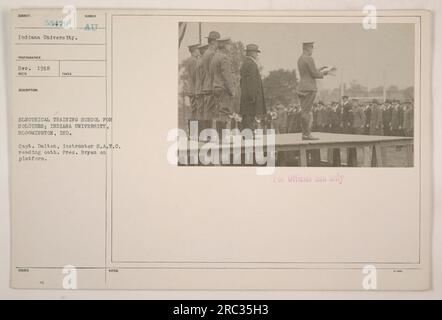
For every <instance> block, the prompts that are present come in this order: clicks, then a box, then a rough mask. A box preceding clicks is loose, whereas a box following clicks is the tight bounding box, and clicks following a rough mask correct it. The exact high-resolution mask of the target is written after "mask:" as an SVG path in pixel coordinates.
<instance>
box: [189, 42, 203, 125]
mask: <svg viewBox="0 0 442 320" xmlns="http://www.w3.org/2000/svg"><path fill="white" fill-rule="evenodd" d="M199 46H200V45H199V44H193V45H190V46H189V47H188V48H189V52H190V55H191V56H190V58H189V62H188V63H187V65H186V73H187V88H186V95H187V96H188V97H189V101H190V110H191V115H190V121H193V120H197V118H198V117H197V113H198V111H197V110H198V108H197V102H196V91H195V89H196V82H197V76H196V75H197V62H198V60H199V58H200V51H199V49H198V47H199Z"/></svg>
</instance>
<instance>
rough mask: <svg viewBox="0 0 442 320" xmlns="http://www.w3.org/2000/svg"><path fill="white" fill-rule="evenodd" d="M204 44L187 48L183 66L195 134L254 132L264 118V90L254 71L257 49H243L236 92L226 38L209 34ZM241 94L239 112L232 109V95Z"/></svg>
mask: <svg viewBox="0 0 442 320" xmlns="http://www.w3.org/2000/svg"><path fill="white" fill-rule="evenodd" d="M206 38H207V44H204V45H201V44H195V45H191V46H189V52H190V53H191V57H190V60H189V62H188V64H187V66H186V73H187V85H186V88H185V91H186V95H187V96H188V97H189V100H190V108H191V115H190V117H189V120H190V121H198V127H199V131H202V130H204V129H207V128H214V129H217V130H222V129H224V128H231V127H232V126H233V125H235V126H236V125H237V124H238V123H239V124H240V125H238V128H239V129H241V130H242V129H244V128H251V129H255V128H256V125H257V123H258V122H259V120H258V119H259V118H260V117H265V116H266V115H267V110H266V106H265V100H264V90H263V86H262V80H261V75H260V72H259V68H258V61H257V58H258V54H259V53H260V50H259V48H258V46H257V45H255V44H248V45H247V46H246V58H245V59H244V61H243V63H242V66H241V70H240V76H241V79H240V84H239V86H240V90H238V88H236V87H237V86H236V83H235V81H234V75H233V71H232V61H231V57H230V55H229V50H230V48H231V40H230V38H221V35H220V33H219V32H217V31H211V32H210V33H209V35H208V37H206ZM239 92H240V93H241V97H240V110H239V113H236V112H235V110H234V107H233V105H234V100H233V98H234V96H235V95H236V94H238V93H239Z"/></svg>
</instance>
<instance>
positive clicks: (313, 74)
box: [298, 42, 327, 140]
mask: <svg viewBox="0 0 442 320" xmlns="http://www.w3.org/2000/svg"><path fill="white" fill-rule="evenodd" d="M312 53H313V42H304V43H303V44H302V55H301V56H300V57H299V59H298V71H299V75H300V77H301V79H300V81H299V85H298V97H299V100H300V102H301V112H302V139H303V140H317V139H318V138H316V137H313V136H312V134H311V124H312V117H313V115H312V106H313V102H314V101H315V97H316V92H317V91H318V89H317V86H316V79H322V78H323V77H324V76H325V75H327V71H323V68H321V69H319V70H318V69H316V66H315V62H314V60H313V58H312Z"/></svg>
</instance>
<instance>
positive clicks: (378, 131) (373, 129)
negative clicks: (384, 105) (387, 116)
mask: <svg viewBox="0 0 442 320" xmlns="http://www.w3.org/2000/svg"><path fill="white" fill-rule="evenodd" d="M382 134H383V130H382V110H381V106H380V105H379V103H378V102H377V101H375V102H374V103H373V104H372V108H371V116H370V135H373V136H381V135H382Z"/></svg>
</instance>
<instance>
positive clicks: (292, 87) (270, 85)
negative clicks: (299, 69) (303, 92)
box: [263, 69, 298, 107]
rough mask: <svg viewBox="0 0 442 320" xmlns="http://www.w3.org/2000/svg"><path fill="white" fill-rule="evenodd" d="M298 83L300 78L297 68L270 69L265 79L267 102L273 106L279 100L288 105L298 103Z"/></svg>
mask: <svg viewBox="0 0 442 320" xmlns="http://www.w3.org/2000/svg"><path fill="white" fill-rule="evenodd" d="M297 84H298V79H297V77H296V72H295V70H284V69H278V70H273V71H270V73H269V74H268V75H267V76H266V77H265V78H264V79H263V87H264V96H265V100H266V104H267V105H268V106H269V107H271V106H273V105H275V104H276V103H278V102H280V103H282V104H283V105H286V106H287V105H288V104H291V103H297V102H298V97H297V95H296V86H297Z"/></svg>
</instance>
